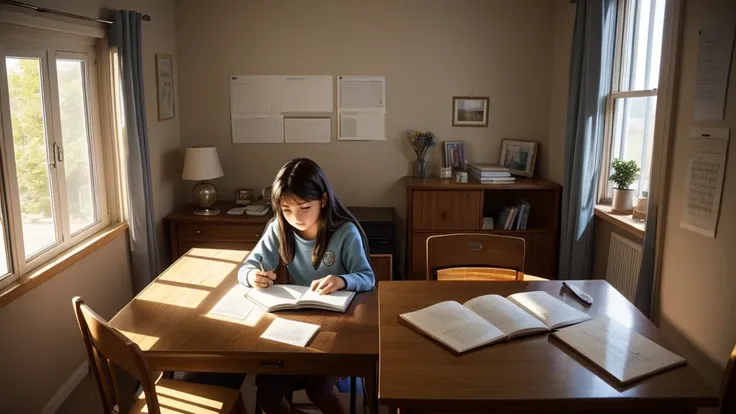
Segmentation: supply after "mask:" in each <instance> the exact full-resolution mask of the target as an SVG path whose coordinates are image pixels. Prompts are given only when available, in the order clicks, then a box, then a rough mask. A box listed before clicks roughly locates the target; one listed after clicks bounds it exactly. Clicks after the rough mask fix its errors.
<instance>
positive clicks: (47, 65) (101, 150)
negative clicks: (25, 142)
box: [0, 22, 117, 290]
mask: <svg viewBox="0 0 736 414" xmlns="http://www.w3.org/2000/svg"><path fill="white" fill-rule="evenodd" d="M2 25H4V26H3V27H0V31H3V30H9V29H8V25H6V23H4V22H3V23H0V26H2ZM17 33H18V34H19V36H15V37H11V38H8V39H7V40H6V39H3V40H2V41H0V55H2V56H1V57H2V58H3V59H2V64H1V65H0V107H1V108H0V126H1V128H2V129H1V131H2V136H1V137H0V151H2V157H0V163H1V164H2V168H1V172H2V177H0V178H1V179H0V181H1V183H0V190H2V191H1V192H0V197H2V204H3V205H4V208H0V211H2V213H1V214H2V217H3V219H4V223H5V226H4V229H3V230H4V232H5V234H4V237H5V240H6V243H5V248H6V250H7V253H8V254H7V257H8V267H9V273H6V274H4V275H0V290H2V289H3V288H5V287H7V286H8V285H11V284H13V283H14V282H17V281H19V280H22V279H23V278H24V277H25V276H26V275H27V274H29V273H31V272H33V271H34V270H35V269H37V268H38V267H39V266H42V265H43V264H44V263H46V262H48V261H50V260H52V259H53V258H54V257H57V256H59V255H61V254H63V253H64V252H66V251H68V250H70V249H72V248H74V247H75V246H76V245H78V244H79V243H81V242H83V241H84V240H85V239H88V238H89V237H91V236H93V235H95V234H96V233H99V232H100V231H101V230H103V229H104V228H106V227H107V226H109V225H110V223H111V222H113V219H117V215H115V214H114V211H112V209H111V205H112V204H111V203H112V202H113V201H114V200H111V197H113V198H114V197H115V191H110V189H114V188H115V187H116V186H117V185H116V181H115V175H116V174H115V171H114V170H113V169H111V168H110V164H111V162H110V156H109V151H108V149H107V148H108V147H110V146H111V145H113V144H114V141H113V139H114V137H110V136H109V135H110V134H109V133H108V130H109V128H108V127H107V124H108V122H107V121H108V120H107V119H103V114H104V111H105V110H107V106H106V105H105V104H104V103H103V102H102V101H101V99H100V97H101V96H104V95H105V83H104V82H101V79H103V78H104V75H105V73H104V68H102V66H104V65H99V64H98V61H101V60H100V57H101V56H102V55H103V52H104V47H103V46H104V45H103V44H102V42H100V41H99V39H96V38H93V37H89V36H83V35H82V36H80V35H74V34H62V35H60V34H59V33H57V32H53V31H50V30H43V29H29V28H25V27H20V26H19V27H18V30H17ZM55 39H60V41H55ZM9 51H11V52H15V53H12V54H10V53H8V52H9ZM30 51H35V55H36V56H30V55H29V52H30ZM11 55H12V56H18V57H40V58H41V59H42V62H43V63H42V66H41V74H42V85H43V89H42V90H43V94H44V97H43V101H44V102H43V105H44V111H45V113H44V118H45V119H44V120H45V124H46V125H45V128H46V133H47V136H46V141H47V159H48V157H49V155H48V154H49V153H50V152H51V147H50V145H51V143H53V142H56V143H57V145H58V146H59V148H60V149H61V151H62V154H63V148H64V143H63V137H62V134H61V117H60V104H59V94H58V92H59V91H58V79H57V77H56V76H57V59H73V60H80V61H84V72H83V73H84V94H85V99H86V108H85V111H86V123H87V135H88V147H89V156H90V158H91V160H90V161H91V162H90V172H91V177H90V178H91V180H92V183H93V186H94V190H95V191H94V193H93V196H94V200H95V204H96V205H95V208H96V210H97V213H96V215H97V220H96V221H95V222H94V223H92V224H90V225H88V226H86V227H84V228H82V229H79V230H78V231H77V232H75V233H74V234H72V233H71V232H70V222H69V216H68V204H67V203H66V197H67V193H66V175H65V169H64V161H59V160H58V159H57V161H56V163H57V167H56V168H51V171H52V172H51V173H50V174H49V179H50V181H54V184H52V185H51V187H52V188H53V189H54V191H55V192H56V194H52V198H53V199H54V200H56V202H55V205H54V207H53V210H54V212H55V214H57V216H56V223H55V230H56V232H57V235H58V236H60V237H57V239H58V240H57V242H56V243H55V244H53V245H51V247H47V248H45V249H43V250H41V251H40V252H38V253H36V254H34V255H33V256H31V257H29V258H28V259H26V257H25V251H24V245H23V238H22V236H23V234H22V220H21V216H20V200H19V193H18V188H17V186H18V182H17V173H16V170H15V152H14V149H13V135H12V125H11V119H10V108H9V107H8V104H9V99H8V93H9V90H8V82H7V70H6V63H5V57H6V56H11ZM103 62H104V61H103ZM46 96H48V98H47V97H46ZM103 123H104V125H103ZM103 128H104V129H103ZM54 170H55V171H54ZM113 216H115V217H113Z"/></svg>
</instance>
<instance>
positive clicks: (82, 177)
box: [56, 59, 98, 234]
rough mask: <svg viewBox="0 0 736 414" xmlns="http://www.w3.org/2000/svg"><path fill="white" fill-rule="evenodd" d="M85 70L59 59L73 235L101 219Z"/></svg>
mask: <svg viewBox="0 0 736 414" xmlns="http://www.w3.org/2000/svg"><path fill="white" fill-rule="evenodd" d="M85 69H86V68H85V62H84V61H81V60H67V59H57V60H56V72H57V76H58V80H59V108H60V112H61V136H62V142H63V143H64V173H65V176H66V192H67V202H68V204H69V228H70V231H71V233H72V234H74V233H76V232H77V231H79V230H82V229H84V228H85V227H87V226H89V225H91V224H94V223H95V222H97V216H98V215H97V203H96V202H95V196H94V195H95V189H94V185H95V183H94V180H93V179H92V168H91V163H92V159H91V157H90V155H91V153H92V151H91V150H90V136H89V128H88V127H89V122H88V119H87V93H86V82H85V79H86V78H85Z"/></svg>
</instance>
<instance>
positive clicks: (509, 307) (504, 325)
mask: <svg viewBox="0 0 736 414" xmlns="http://www.w3.org/2000/svg"><path fill="white" fill-rule="evenodd" d="M464 306H465V307H466V308H468V309H470V310H472V311H473V312H475V313H477V314H478V315H480V316H481V317H482V318H483V319H485V320H487V321H488V322H490V323H492V324H493V325H494V326H495V327H496V328H498V329H500V330H501V331H502V332H504V333H506V334H507V335H511V334H513V333H515V332H516V331H520V330H526V329H534V328H536V329H543V330H547V327H546V326H544V324H543V323H542V322H540V321H539V320H538V319H537V318H535V317H533V316H531V315H529V314H528V313H526V312H525V311H523V310H522V309H520V308H519V307H518V306H516V305H514V304H513V303H512V302H510V301H509V300H508V299H506V298H504V297H503V296H500V295H484V296H479V297H477V298H473V299H471V300H469V301H467V302H465V305H464Z"/></svg>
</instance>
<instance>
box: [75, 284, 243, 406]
mask: <svg viewBox="0 0 736 414" xmlns="http://www.w3.org/2000/svg"><path fill="white" fill-rule="evenodd" d="M72 302H73V304H74V313H75V315H76V317H77V322H78V324H79V331H80V332H81V333H82V339H83V340H84V345H85V348H86V349H87V356H88V357H89V362H90V366H91V367H92V371H93V372H94V375H95V380H96V381H97V387H98V388H99V391H100V396H101V397H102V404H103V406H104V407H103V408H104V413H105V414H110V413H150V414H160V413H177V414H181V413H229V414H246V410H245V406H244V405H243V401H242V398H241V395H240V391H239V390H232V389H229V388H222V387H215V386H210V385H200V384H194V383H189V382H183V381H173V380H169V379H165V378H161V376H160V375H157V376H154V375H152V373H151V371H150V370H149V368H148V362H147V361H146V359H145V357H144V356H143V351H141V349H140V348H139V347H138V345H136V344H135V343H133V342H132V341H131V340H130V339H128V338H126V337H125V336H124V335H123V334H121V333H120V332H119V331H118V330H116V329H115V328H113V327H111V326H110V325H108V323H107V321H105V320H104V319H103V318H101V317H100V316H99V315H97V314H96V313H95V312H94V311H92V309H90V308H89V307H88V306H87V305H85V304H84V302H83V301H82V299H81V298H79V297H75V298H74V299H72ZM120 369H122V370H123V371H125V372H127V373H128V374H129V375H130V376H131V377H132V378H134V379H135V380H137V381H138V382H139V383H140V386H141V389H142V390H143V392H142V393H141V394H140V395H139V396H137V398H133V396H132V395H130V396H129V398H126V396H125V395H123V388H124V387H123V386H122V384H121V381H120V376H119V374H121V372H120V371H119V370H120Z"/></svg>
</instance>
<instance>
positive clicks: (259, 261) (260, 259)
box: [258, 257, 266, 272]
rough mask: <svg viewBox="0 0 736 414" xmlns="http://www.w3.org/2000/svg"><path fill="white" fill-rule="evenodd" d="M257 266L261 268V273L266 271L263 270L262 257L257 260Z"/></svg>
mask: <svg viewBox="0 0 736 414" xmlns="http://www.w3.org/2000/svg"><path fill="white" fill-rule="evenodd" d="M258 266H261V272H265V271H266V270H265V269H264V268H263V257H259V258H258Z"/></svg>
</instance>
